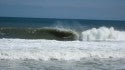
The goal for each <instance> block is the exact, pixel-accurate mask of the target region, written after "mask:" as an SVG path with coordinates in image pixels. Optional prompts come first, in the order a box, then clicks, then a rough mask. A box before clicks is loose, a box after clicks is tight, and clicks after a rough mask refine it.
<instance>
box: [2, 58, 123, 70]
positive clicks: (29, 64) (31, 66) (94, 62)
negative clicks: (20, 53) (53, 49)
mask: <svg viewBox="0 0 125 70" xmlns="http://www.w3.org/2000/svg"><path fill="white" fill-rule="evenodd" d="M0 69H1V70H125V59H112V58H109V59H101V58H100V59H94V58H85V59H82V60H79V61H58V60H50V61H42V60H39V61H37V60H0Z"/></svg>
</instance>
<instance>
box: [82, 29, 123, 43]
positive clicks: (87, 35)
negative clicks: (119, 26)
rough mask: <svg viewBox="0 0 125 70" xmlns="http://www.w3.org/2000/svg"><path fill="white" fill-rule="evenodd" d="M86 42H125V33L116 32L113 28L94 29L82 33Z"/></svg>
mask: <svg viewBox="0 0 125 70" xmlns="http://www.w3.org/2000/svg"><path fill="white" fill-rule="evenodd" d="M81 38H82V40H84V41H125V31H118V30H115V29H114V28H113V27H111V28H106V27H100V28H98V29H96V28H92V29H90V30H86V31H83V32H82V35H81Z"/></svg>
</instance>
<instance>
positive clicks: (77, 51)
mask: <svg viewBox="0 0 125 70" xmlns="http://www.w3.org/2000/svg"><path fill="white" fill-rule="evenodd" d="M124 46H125V42H85V41H56V40H43V39H37V40H36V39H35V40H32V39H0V59H12V60H14V59H21V60H25V59H34V60H81V59H83V58H125V52H124V51H125V47H124Z"/></svg>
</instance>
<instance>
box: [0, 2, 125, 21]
mask: <svg viewBox="0 0 125 70" xmlns="http://www.w3.org/2000/svg"><path fill="white" fill-rule="evenodd" d="M0 16H4V17H31V18H68V19H102V20H125V0H0Z"/></svg>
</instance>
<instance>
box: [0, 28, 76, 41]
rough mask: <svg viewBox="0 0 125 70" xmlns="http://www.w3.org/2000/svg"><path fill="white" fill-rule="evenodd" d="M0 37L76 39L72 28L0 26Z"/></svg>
mask: <svg viewBox="0 0 125 70" xmlns="http://www.w3.org/2000/svg"><path fill="white" fill-rule="evenodd" d="M0 38H20V39H49V40H53V39H54V40H64V41H68V40H76V39H78V36H77V33H76V32H75V31H72V30H66V29H57V28H56V29H55V28H36V29H35V28H0Z"/></svg>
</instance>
